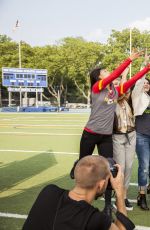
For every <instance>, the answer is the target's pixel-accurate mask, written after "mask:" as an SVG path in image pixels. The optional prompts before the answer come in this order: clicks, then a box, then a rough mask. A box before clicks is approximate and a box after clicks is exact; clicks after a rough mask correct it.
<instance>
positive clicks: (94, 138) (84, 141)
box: [79, 130, 113, 159]
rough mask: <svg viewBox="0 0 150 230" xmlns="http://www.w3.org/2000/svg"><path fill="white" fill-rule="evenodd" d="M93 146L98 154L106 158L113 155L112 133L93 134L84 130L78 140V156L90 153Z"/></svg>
mask: <svg viewBox="0 0 150 230" xmlns="http://www.w3.org/2000/svg"><path fill="white" fill-rule="evenodd" d="M95 146H97V150H98V154H99V155H101V156H103V157H106V158H108V157H111V158H112V157H113V144H112V135H104V134H93V133H90V132H87V131H86V130H84V131H83V134H82V137H81V141H80V157H79V158H80V159H81V158H82V157H85V156H88V155H92V153H93V151H94V148H95Z"/></svg>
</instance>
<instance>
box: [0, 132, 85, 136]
mask: <svg viewBox="0 0 150 230" xmlns="http://www.w3.org/2000/svg"><path fill="white" fill-rule="evenodd" d="M0 134H19V135H47V136H81V134H80V133H79V134H78V133H31V132H0Z"/></svg>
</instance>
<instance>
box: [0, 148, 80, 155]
mask: <svg viewBox="0 0 150 230" xmlns="http://www.w3.org/2000/svg"><path fill="white" fill-rule="evenodd" d="M0 152H16V153H18V152H22V153H50V154H65V155H79V153H71V152H55V151H52V152H51V151H46V150H41V151H39V150H22V149H19V150H18V149H0Z"/></svg>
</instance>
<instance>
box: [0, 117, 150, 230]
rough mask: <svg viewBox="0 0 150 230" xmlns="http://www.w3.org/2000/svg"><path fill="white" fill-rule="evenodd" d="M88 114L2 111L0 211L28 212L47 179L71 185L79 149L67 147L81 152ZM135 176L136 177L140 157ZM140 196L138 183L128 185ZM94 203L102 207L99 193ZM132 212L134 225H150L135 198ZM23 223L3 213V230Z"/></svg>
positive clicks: (12, 229)
mask: <svg viewBox="0 0 150 230" xmlns="http://www.w3.org/2000/svg"><path fill="white" fill-rule="evenodd" d="M87 119H88V115H87V114H76V115H75V114H52V113H51V114H30V113H29V114H25V113H24V114H3V113H1V114H0V127H1V129H0V143H1V145H0V212H3V213H7V212H8V213H13V214H14V213H17V214H22V215H27V214H28V212H29V210H30V208H31V206H32V204H33V202H34V200H35V199H36V197H37V195H38V193H39V192H40V190H41V189H42V188H43V187H44V186H45V185H47V184H49V183H54V184H57V185H59V186H61V187H63V188H67V189H70V188H71V187H72V186H73V181H72V180H71V179H70V177H69V172H70V168H71V167H72V164H73V162H74V161H75V160H76V159H77V157H78V154H71V155H69V154H67V153H78V152H79V142H80V136H81V133H82V129H83V127H84V125H85V123H86V121H87ZM8 150H10V151H8ZM12 150H14V151H12ZM16 150H20V151H18V152H16ZM21 150H22V151H21ZM23 150H24V151H23ZM32 151H33V152H32ZM131 182H133V183H136V182H137V160H135V162H134V167H133V173H132V179H131ZM136 196H137V187H136V186H130V188H129V198H130V199H136ZM148 204H149V206H150V197H148ZM94 205H95V206H96V207H99V208H103V205H104V202H103V201H102V200H100V199H99V200H98V201H95V202H94ZM129 217H130V218H131V219H132V220H133V221H134V223H135V224H136V225H141V226H148V227H150V219H149V212H144V211H142V210H140V209H139V208H138V207H137V205H136V204H134V211H132V212H129ZM23 223H24V220H23V219H16V218H4V217H0V229H1V230H17V229H21V228H22V225H23Z"/></svg>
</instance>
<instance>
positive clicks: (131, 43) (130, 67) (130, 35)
mask: <svg viewBox="0 0 150 230" xmlns="http://www.w3.org/2000/svg"><path fill="white" fill-rule="evenodd" d="M131 53H132V29H131V28H130V55H131ZM131 75H132V66H131V64H130V78H131Z"/></svg>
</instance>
